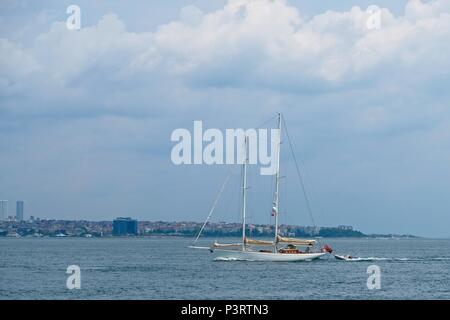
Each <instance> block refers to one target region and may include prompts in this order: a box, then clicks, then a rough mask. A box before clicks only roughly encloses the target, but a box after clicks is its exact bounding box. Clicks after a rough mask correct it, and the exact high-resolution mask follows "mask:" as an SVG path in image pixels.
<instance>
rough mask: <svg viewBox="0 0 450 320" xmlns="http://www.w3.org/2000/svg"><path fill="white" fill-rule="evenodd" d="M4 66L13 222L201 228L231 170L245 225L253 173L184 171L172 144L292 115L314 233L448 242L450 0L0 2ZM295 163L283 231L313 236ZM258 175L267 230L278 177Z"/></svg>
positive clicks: (234, 209)
mask: <svg viewBox="0 0 450 320" xmlns="http://www.w3.org/2000/svg"><path fill="white" fill-rule="evenodd" d="M71 4H76V5H78V6H79V7H80V9H81V29H80V30H69V29H68V28H67V27H66V19H67V18H68V16H69V15H68V14H67V13H66V8H67V7H68V6H69V5H71ZM370 5H376V6H378V7H379V8H380V11H379V14H380V15H379V18H380V19H379V21H380V24H379V28H369V27H368V26H367V20H368V19H369V18H370V14H369V13H367V12H366V10H367V8H368V7H369V6H370ZM0 56H1V60H0V199H7V200H9V201H10V214H14V208H12V209H11V207H14V205H13V204H14V203H15V201H16V200H25V215H26V216H29V215H33V216H35V217H41V218H47V219H51V218H53V219H86V220H111V219H113V218H114V217H117V216H131V217H135V218H137V219H141V220H168V221H173V220H189V221H191V220H193V221H203V220H204V219H205V217H206V216H207V214H208V212H209V209H210V207H211V205H212V203H213V201H214V198H215V196H216V194H217V192H218V191H219V189H220V186H221V184H222V182H223V180H224V179H225V176H226V175H227V172H228V171H229V170H230V169H231V168H232V170H233V171H232V172H233V174H232V177H233V178H232V179H231V180H230V181H232V182H230V185H229V188H228V189H230V191H228V189H227V191H226V192H225V193H224V200H223V201H221V202H220V205H218V209H217V216H215V218H214V219H219V220H226V221H239V195H238V193H239V168H237V167H236V166H224V165H212V166H208V165H179V166H177V165H174V164H173V163H172V161H171V158H170V154H171V149H172V147H173V146H174V142H172V141H171V140H170V136H171V133H172V132H173V130H175V129H177V128H187V129H189V130H191V129H192V127H193V122H194V120H202V121H203V124H204V126H205V128H219V129H221V130H224V129H226V128H251V127H256V126H258V125H259V124H261V123H263V122H264V121H265V120H267V119H270V118H273V116H274V115H275V113H276V112H282V113H283V115H284V117H285V119H286V123H287V125H288V129H289V134H290V136H291V139H292V141H293V142H294V146H295V153H296V155H297V157H298V159H299V160H300V162H301V167H302V172H303V173H304V178H305V185H306V187H307V192H308V194H309V197H310V201H311V207H312V211H313V214H314V219H315V223H316V224H317V225H320V226H336V225H340V224H344V225H352V226H354V227H355V228H357V229H358V230H361V231H363V232H366V233H408V234H415V235H420V236H428V237H449V236H450V196H449V190H450V165H449V164H450V106H449V102H450V99H449V98H450V90H449V88H450V0H436V1H419V0H410V1H395V2H393V1H378V2H377V1H343V0H341V1H337V0H336V1H301V0H295V1H294V0H290V1H287V0H286V1H284V0H279V1H270V0H253V1H252V0H246V1H244V0H229V1H225V0H224V1H218V0H217V1H213V0H208V1H206V0H197V1H192V0H191V1H184V0H172V1H100V0H99V1H92V0H91V1H72V0H71V1H39V2H37V1H27V0H17V1H14V0H4V1H1V2H0ZM273 124H275V123H273ZM284 146H287V144H286V143H284V144H283V147H284ZM285 149H287V148H285ZM283 159H284V160H285V165H284V166H282V173H283V175H286V178H285V179H284V180H283V182H282V187H281V190H282V192H283V194H286V196H282V198H281V201H282V202H281V211H282V212H281V213H282V215H281V217H280V218H281V221H282V222H283V223H290V224H299V225H311V223H312V221H311V219H310V218H309V215H308V213H307V210H306V204H305V200H304V198H303V197H302V194H301V192H300V189H299V185H298V179H296V176H295V168H294V166H293V162H292V158H289V157H288V156H287V155H286V156H283ZM250 171H251V172H250V175H251V177H250V182H249V183H250V189H249V192H248V193H249V211H250V221H251V222H254V223H270V222H271V217H270V209H271V202H272V196H271V191H272V190H273V178H271V177H262V176H259V175H258V174H257V170H256V168H253V167H252V168H250ZM252 172H253V173H252ZM271 179H272V180H271ZM235 193H236V194H235ZM283 197H284V198H283Z"/></svg>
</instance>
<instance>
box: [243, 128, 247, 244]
mask: <svg viewBox="0 0 450 320" xmlns="http://www.w3.org/2000/svg"><path fill="white" fill-rule="evenodd" d="M247 163H248V154H247V136H246V137H245V141H244V164H243V167H242V171H243V174H242V250H243V251H244V250H245V225H246V221H245V218H246V210H247Z"/></svg>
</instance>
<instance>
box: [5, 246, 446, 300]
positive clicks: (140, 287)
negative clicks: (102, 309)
mask: <svg viewBox="0 0 450 320" xmlns="http://www.w3.org/2000/svg"><path fill="white" fill-rule="evenodd" d="M214 240H218V241H219V242H220V241H221V242H227V241H236V239H202V240H201V241H200V243H199V245H203V246H208V245H209V244H211V243H212V242H213V241H214ZM320 241H321V242H322V244H324V243H327V244H329V245H331V246H332V247H333V248H334V249H335V252H336V253H337V254H343V255H345V254H349V255H352V256H354V257H361V258H362V259H361V260H360V261H351V262H347V261H339V260H336V259H335V258H334V257H333V256H331V255H327V256H325V257H323V258H321V259H319V260H316V261H311V262H286V263H283V262H245V261H213V257H212V256H211V254H210V252H209V250H195V249H190V248H188V246H189V245H190V244H191V242H192V239H190V238H89V239H84V238H17V239H16V238H0V299H450V240H430V239H397V240H396V239H356V238H355V239H320ZM70 265H76V266H79V267H80V289H68V287H67V285H66V282H67V278H68V277H70V276H71V275H70V274H67V273H66V271H67V268H68V266H70ZM371 265H376V266H378V267H379V270H380V288H379V289H369V287H370V286H369V287H368V285H367V280H368V277H370V276H371V275H370V274H368V273H367V271H368V267H369V266H371Z"/></svg>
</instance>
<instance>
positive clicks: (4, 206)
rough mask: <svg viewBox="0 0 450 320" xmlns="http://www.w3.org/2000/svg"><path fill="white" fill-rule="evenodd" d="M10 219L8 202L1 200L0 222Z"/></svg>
mask: <svg viewBox="0 0 450 320" xmlns="http://www.w3.org/2000/svg"><path fill="white" fill-rule="evenodd" d="M7 218H8V200H0V220H2V221H3V220H6V219H7Z"/></svg>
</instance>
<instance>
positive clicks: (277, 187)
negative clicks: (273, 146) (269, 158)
mask: <svg viewBox="0 0 450 320" xmlns="http://www.w3.org/2000/svg"><path fill="white" fill-rule="evenodd" d="M277 128H278V132H279V135H280V136H279V141H278V146H277V171H276V176H275V203H274V208H275V210H274V211H275V212H274V215H275V241H274V243H275V245H276V243H277V242H278V214H279V207H280V151H281V113H278V126H277Z"/></svg>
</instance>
